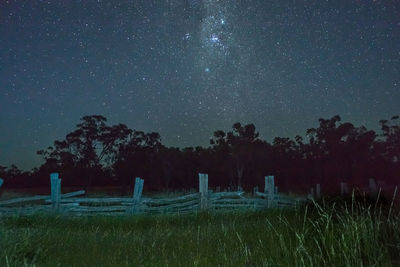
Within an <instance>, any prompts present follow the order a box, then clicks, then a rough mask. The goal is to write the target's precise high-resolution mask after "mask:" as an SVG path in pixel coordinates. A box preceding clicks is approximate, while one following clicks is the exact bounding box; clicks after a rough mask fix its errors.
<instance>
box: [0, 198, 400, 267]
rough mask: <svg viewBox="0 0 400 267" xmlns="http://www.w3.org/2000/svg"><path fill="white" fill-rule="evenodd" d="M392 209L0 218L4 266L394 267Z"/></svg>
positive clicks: (361, 205)
mask: <svg viewBox="0 0 400 267" xmlns="http://www.w3.org/2000/svg"><path fill="white" fill-rule="evenodd" d="M399 255H400V214H399V210H398V209H397V208H394V207H393V206H392V205H381V204H379V203H375V204H373V203H372V204H371V203H368V202H358V201H355V200H354V199H353V200H352V201H349V202H346V201H341V202H338V201H326V202H324V203H312V204H309V205H308V206H305V207H301V208H298V209H295V210H294V209H272V210H268V211H246V212H244V211H243V212H240V211H237V212H229V213H228V212H227V213H198V214H191V215H159V216H149V215H147V216H146V215H137V216H133V217H100V216H98V217H82V218H67V217H62V216H49V215H35V216H26V217H8V218H3V219H0V266H395V265H400V256H399Z"/></svg>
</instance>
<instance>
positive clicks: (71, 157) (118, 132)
mask: <svg viewBox="0 0 400 267" xmlns="http://www.w3.org/2000/svg"><path fill="white" fill-rule="evenodd" d="M106 121H107V119H106V118H105V117H103V116H101V115H91V116H84V117H82V118H81V122H80V123H79V124H77V125H76V127H77V128H76V129H75V130H74V131H73V132H71V133H69V134H67V135H66V138H65V140H62V141H58V140H56V141H55V142H54V147H48V148H47V150H40V151H38V152H37V153H38V154H39V155H41V156H43V157H44V159H45V160H46V163H45V164H46V165H47V169H49V168H51V169H52V171H55V170H57V169H58V170H61V171H64V172H67V173H68V172H71V171H72V170H74V173H79V175H80V176H81V179H86V187H89V186H91V184H92V180H93V177H94V175H96V174H98V175H101V173H102V171H103V169H102V168H103V167H104V166H110V165H111V164H112V163H113V161H114V160H115V157H116V155H115V154H116V153H117V151H118V149H119V147H120V146H121V145H122V144H123V143H124V142H125V140H126V139H127V137H128V135H129V134H130V133H131V132H132V130H130V129H128V127H127V126H126V125H124V124H118V125H114V126H111V127H110V126H107V125H106Z"/></svg>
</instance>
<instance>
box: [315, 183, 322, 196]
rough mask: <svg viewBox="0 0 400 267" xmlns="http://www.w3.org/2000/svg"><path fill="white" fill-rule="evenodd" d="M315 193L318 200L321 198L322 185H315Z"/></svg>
mask: <svg viewBox="0 0 400 267" xmlns="http://www.w3.org/2000/svg"><path fill="white" fill-rule="evenodd" d="M315 193H316V196H317V198H321V185H320V184H316V185H315Z"/></svg>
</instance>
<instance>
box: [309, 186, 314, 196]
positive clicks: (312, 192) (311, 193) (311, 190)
mask: <svg viewBox="0 0 400 267" xmlns="http://www.w3.org/2000/svg"><path fill="white" fill-rule="evenodd" d="M310 195H311V196H312V197H314V196H315V193H314V187H311V188H310Z"/></svg>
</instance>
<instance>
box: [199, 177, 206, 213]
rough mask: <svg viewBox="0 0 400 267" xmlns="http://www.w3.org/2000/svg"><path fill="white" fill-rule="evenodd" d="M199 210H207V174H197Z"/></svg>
mask: <svg viewBox="0 0 400 267" xmlns="http://www.w3.org/2000/svg"><path fill="white" fill-rule="evenodd" d="M199 192H200V209H201V210H206V209H207V208H208V174H204V173H199Z"/></svg>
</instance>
